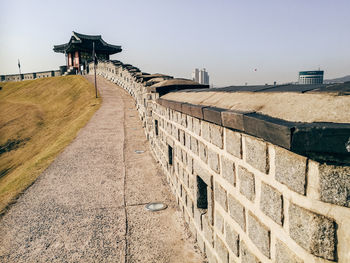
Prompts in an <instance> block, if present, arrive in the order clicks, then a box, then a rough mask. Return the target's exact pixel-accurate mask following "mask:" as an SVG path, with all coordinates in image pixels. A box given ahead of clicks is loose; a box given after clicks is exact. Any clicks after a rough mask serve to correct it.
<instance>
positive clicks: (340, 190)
mask: <svg viewBox="0 0 350 263" xmlns="http://www.w3.org/2000/svg"><path fill="white" fill-rule="evenodd" d="M319 174H320V192H321V200H322V201H324V202H327V203H332V204H335V205H340V206H345V207H350V167H349V166H335V165H326V164H322V165H320V166H319Z"/></svg>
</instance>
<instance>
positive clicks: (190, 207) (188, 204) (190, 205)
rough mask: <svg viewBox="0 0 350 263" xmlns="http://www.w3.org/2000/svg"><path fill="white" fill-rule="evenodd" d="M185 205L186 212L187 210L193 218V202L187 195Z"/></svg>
mask: <svg viewBox="0 0 350 263" xmlns="http://www.w3.org/2000/svg"><path fill="white" fill-rule="evenodd" d="M186 204H187V210H188V212H189V214H190V216H191V217H193V216H194V211H193V210H194V202H193V201H192V199H191V198H190V197H189V195H187V202H186Z"/></svg>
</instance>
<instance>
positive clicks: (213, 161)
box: [208, 149, 220, 173]
mask: <svg viewBox="0 0 350 263" xmlns="http://www.w3.org/2000/svg"><path fill="white" fill-rule="evenodd" d="M219 162H220V161H219V154H218V153H217V152H215V151H213V150H211V149H208V164H209V167H210V168H211V169H212V170H213V171H214V172H216V173H220V163H219Z"/></svg>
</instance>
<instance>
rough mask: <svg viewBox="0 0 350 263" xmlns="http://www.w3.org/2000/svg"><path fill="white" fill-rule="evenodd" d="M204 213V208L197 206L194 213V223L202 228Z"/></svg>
mask: <svg viewBox="0 0 350 263" xmlns="http://www.w3.org/2000/svg"><path fill="white" fill-rule="evenodd" d="M202 213H203V209H199V208H197V207H196V206H195V208H194V211H193V214H194V223H195V224H196V226H197V227H198V228H199V229H200V230H202V229H203V228H202Z"/></svg>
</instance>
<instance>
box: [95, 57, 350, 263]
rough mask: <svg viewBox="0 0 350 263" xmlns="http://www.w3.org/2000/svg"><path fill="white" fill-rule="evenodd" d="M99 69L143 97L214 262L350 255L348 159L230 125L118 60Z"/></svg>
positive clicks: (186, 209)
mask: <svg viewBox="0 0 350 263" xmlns="http://www.w3.org/2000/svg"><path fill="white" fill-rule="evenodd" d="M113 70H114V71H113ZM97 72H98V74H99V75H101V76H103V77H105V78H107V79H110V80H111V81H113V82H114V83H116V84H117V85H119V86H121V87H122V88H124V89H125V90H126V91H128V92H129V93H130V95H131V96H133V98H134V99H135V104H136V107H137V109H138V111H139V115H140V118H141V120H142V121H143V125H144V128H145V133H146V136H147V138H148V140H149V142H150V145H151V148H152V150H153V151H154V155H155V157H156V159H157V160H158V161H159V164H160V165H161V167H162V168H163V171H164V174H165V175H166V177H167V181H168V183H169V185H170V187H171V189H172V191H173V193H174V195H175V196H176V199H177V202H178V205H179V207H180V209H181V211H182V213H183V216H184V219H185V221H186V222H187V224H188V226H189V229H190V230H191V232H192V233H193V235H194V236H195V237H196V239H197V242H198V245H199V247H200V249H201V250H202V251H203V252H204V253H206V255H207V257H208V260H209V262H225V263H226V262H242V263H243V262H278V263H281V262H298V263H299V262H323V263H325V262H350V250H349V245H350V228H349V227H348V226H349V223H350V209H349V207H350V201H349V200H350V195H349V189H350V167H349V166H342V165H335V164H333V165H331V164H328V165H327V164H325V163H320V162H317V161H314V160H311V159H309V158H307V157H305V156H302V155H299V154H296V153H294V152H291V151H289V150H286V149H284V148H282V147H279V146H277V145H275V144H273V143H271V142H269V141H265V140H263V139H261V138H258V137H254V136H251V135H248V134H246V133H244V132H239V131H237V130H233V129H230V128H228V127H225V126H224V125H222V124H219V121H217V120H216V117H215V112H212V113H211V114H212V115H210V114H209V115H207V116H206V117H204V116H203V111H200V112H199V111H197V112H196V110H195V109H196V107H195V105H193V107H192V106H191V107H192V108H190V110H188V109H187V110H186V109H184V107H181V103H177V102H174V101H167V100H164V99H163V100H162V99H158V98H159V94H158V93H151V92H147V89H146V87H144V86H143V84H142V83H139V82H136V81H135V78H133V76H132V75H131V74H130V73H129V72H128V71H127V70H126V69H123V68H122V67H116V66H114V65H112V63H110V62H101V63H99V65H98V68H97ZM113 72H114V73H113ZM90 74H93V71H91V70H90Z"/></svg>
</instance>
